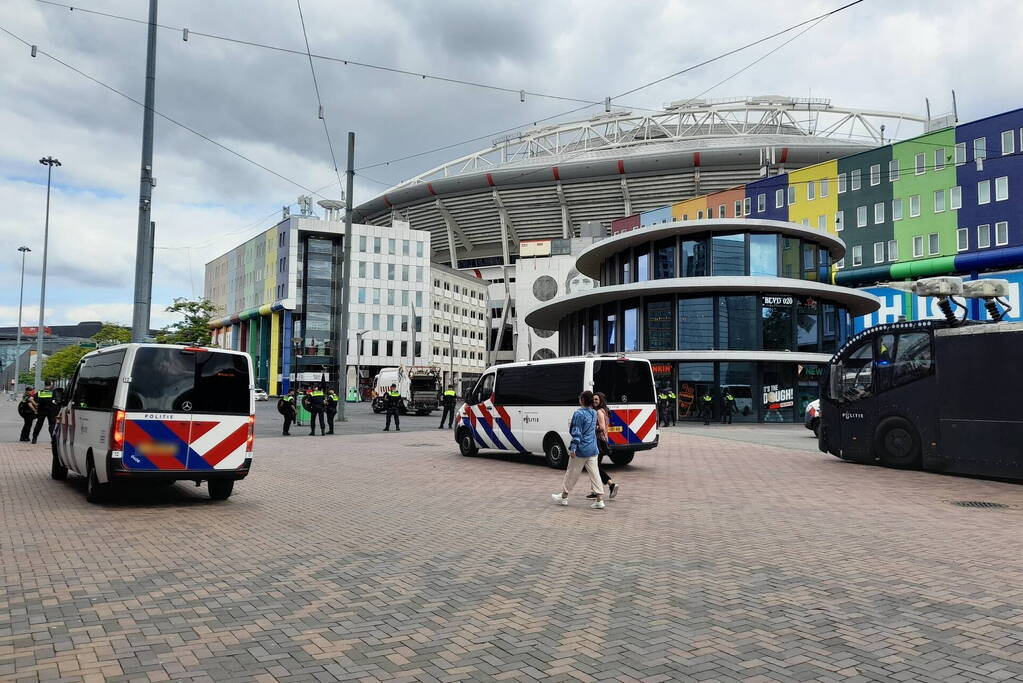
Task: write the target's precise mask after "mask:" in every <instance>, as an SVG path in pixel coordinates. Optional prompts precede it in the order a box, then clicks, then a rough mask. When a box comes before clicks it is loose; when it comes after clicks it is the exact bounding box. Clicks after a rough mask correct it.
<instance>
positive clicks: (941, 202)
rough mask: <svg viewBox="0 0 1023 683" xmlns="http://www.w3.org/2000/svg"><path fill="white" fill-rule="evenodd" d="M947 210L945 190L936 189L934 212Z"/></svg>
mask: <svg viewBox="0 0 1023 683" xmlns="http://www.w3.org/2000/svg"><path fill="white" fill-rule="evenodd" d="M944 210H945V191H944V190H935V191H934V213H941V212H942V211H944Z"/></svg>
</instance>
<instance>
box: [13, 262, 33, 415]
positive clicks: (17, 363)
mask: <svg viewBox="0 0 1023 683" xmlns="http://www.w3.org/2000/svg"><path fill="white" fill-rule="evenodd" d="M18 251H20V252H21V293H20V294H18V341H17V342H16V343H15V345H14V395H15V396H17V395H18V384H20V383H21V380H20V379H19V378H18V375H20V374H21V308H22V304H23V303H24V301H25V254H27V253H28V252H30V251H32V250H31V249H29V248H28V247H18Z"/></svg>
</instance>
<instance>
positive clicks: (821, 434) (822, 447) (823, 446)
mask: <svg viewBox="0 0 1023 683" xmlns="http://www.w3.org/2000/svg"><path fill="white" fill-rule="evenodd" d="M815 431H816V433H817V450H819V451H820V452H821V453H828V452H830V451H828V430H827V428H826V427H825V426H824V425H822V424H818V425H817V429H816V430H815Z"/></svg>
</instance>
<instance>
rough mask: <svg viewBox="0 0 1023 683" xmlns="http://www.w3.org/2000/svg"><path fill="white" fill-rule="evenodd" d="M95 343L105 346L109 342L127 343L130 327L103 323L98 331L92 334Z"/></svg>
mask: <svg viewBox="0 0 1023 683" xmlns="http://www.w3.org/2000/svg"><path fill="white" fill-rule="evenodd" d="M92 338H93V339H95V340H96V342H97V343H99V344H101V345H105V346H109V345H111V344H127V343H128V342H130V341H131V328H130V327H125V326H124V325H118V324H117V323H103V327H101V328H100V330H99V332H97V333H96V334H94V335H92Z"/></svg>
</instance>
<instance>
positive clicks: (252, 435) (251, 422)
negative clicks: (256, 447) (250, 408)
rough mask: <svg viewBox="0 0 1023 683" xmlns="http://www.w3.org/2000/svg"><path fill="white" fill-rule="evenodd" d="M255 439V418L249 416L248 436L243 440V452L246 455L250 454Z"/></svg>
mask: <svg viewBox="0 0 1023 683" xmlns="http://www.w3.org/2000/svg"><path fill="white" fill-rule="evenodd" d="M255 438H256V416H255V415H249V435H248V437H247V438H246V439H245V452H246V453H251V452H252V442H253V441H254V440H255Z"/></svg>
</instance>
